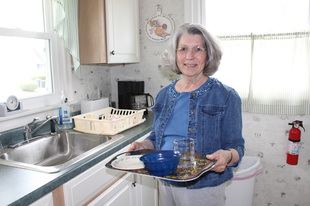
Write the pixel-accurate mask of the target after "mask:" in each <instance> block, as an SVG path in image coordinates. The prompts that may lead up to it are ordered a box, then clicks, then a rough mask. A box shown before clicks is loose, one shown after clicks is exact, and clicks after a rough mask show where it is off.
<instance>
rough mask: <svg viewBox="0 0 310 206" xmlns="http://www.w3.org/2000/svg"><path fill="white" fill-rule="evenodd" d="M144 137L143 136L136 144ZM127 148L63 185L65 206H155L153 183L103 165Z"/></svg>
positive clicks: (155, 192) (155, 197)
mask: <svg viewBox="0 0 310 206" xmlns="http://www.w3.org/2000/svg"><path fill="white" fill-rule="evenodd" d="M147 136H148V134H147V135H145V136H143V137H142V138H140V139H139V140H138V141H142V140H143V139H145V138H146V137H147ZM128 148H129V145H128V146H127V147H124V148H123V149H122V150H119V151H118V152H116V153H115V154H113V155H111V156H110V157H108V158H106V159H105V160H103V161H102V162H100V163H98V164H97V165H95V166H93V167H92V168H90V169H88V170H87V171H85V172H83V173H82V174H80V175H78V176H77V177H75V178H73V179H72V180H70V181H69V182H67V183H65V184H64V185H63V193H64V202H65V205H68V206H69V205H70V206H71V205H74V206H78V205H100V206H102V205H111V206H113V205H115V206H119V205H129V206H130V205H131V206H157V205H158V191H157V180H156V179H155V178H152V177H148V176H141V175H136V174H131V173H126V172H122V171H115V170H110V169H107V168H106V167H105V164H106V163H107V162H108V161H109V160H110V159H111V158H113V157H114V156H115V155H117V154H119V153H121V152H125V151H127V150H128Z"/></svg>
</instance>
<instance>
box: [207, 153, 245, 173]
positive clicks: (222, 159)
mask: <svg viewBox="0 0 310 206" xmlns="http://www.w3.org/2000/svg"><path fill="white" fill-rule="evenodd" d="M207 158H208V159H210V160H217V162H216V164H215V166H214V167H213V169H212V171H214V172H224V171H225V169H226V167H227V166H231V165H233V164H234V163H235V162H237V161H238V160H239V154H238V152H237V151H236V150H235V149H229V150H222V149H221V150H218V151H216V152H214V153H213V154H211V155H207Z"/></svg>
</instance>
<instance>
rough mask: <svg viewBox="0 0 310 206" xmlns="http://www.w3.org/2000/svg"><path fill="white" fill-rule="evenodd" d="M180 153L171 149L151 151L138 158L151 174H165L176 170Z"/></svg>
mask: <svg viewBox="0 0 310 206" xmlns="http://www.w3.org/2000/svg"><path fill="white" fill-rule="evenodd" d="M180 156H181V153H180V152H177V151H173V150H163V151H156V152H151V153H148V154H146V155H143V156H142V157H141V158H140V160H141V161H142V162H143V163H144V165H145V168H146V169H147V170H148V171H149V173H150V174H151V175H156V176H165V175H170V174H172V173H174V172H175V171H176V170H177V166H178V164H179V159H180Z"/></svg>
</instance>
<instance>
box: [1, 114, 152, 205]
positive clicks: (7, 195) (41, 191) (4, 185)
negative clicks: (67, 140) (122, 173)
mask: <svg viewBox="0 0 310 206" xmlns="http://www.w3.org/2000/svg"><path fill="white" fill-rule="evenodd" d="M145 118H146V121H145V122H144V123H142V124H140V125H138V126H136V127H133V128H131V129H128V130H126V131H124V132H122V133H120V134H122V135H124V136H125V138H122V139H120V140H119V141H115V142H113V143H112V144H111V145H109V146H108V147H107V148H106V150H105V151H104V152H102V153H99V154H95V155H92V156H91V157H89V158H87V159H85V160H83V161H81V162H80V163H78V164H76V165H73V166H71V167H69V168H67V169H65V170H63V171H60V172H57V173H51V174H48V173H42V172H36V171H31V170H26V169H20V168H15V167H9V166H4V165H0V206H5V205H29V204H31V203H33V202H35V201H36V200H38V199H40V198H41V197H43V196H44V195H46V194H48V193H50V192H52V191H53V190H54V189H56V188H57V187H59V186H61V185H63V184H64V183H66V182H67V181H69V180H71V179H72V178H74V177H76V176H77V175H79V174H81V173H82V172H84V171H86V170H87V169H89V168H90V167H92V166H94V165H95V164H97V163H99V162H101V161H102V160H104V159H105V158H107V157H108V156H110V155H112V154H113V153H115V152H117V151H118V150H120V149H122V148H123V147H125V146H126V145H128V144H130V143H131V142H133V141H135V140H137V139H139V138H140V137H142V136H144V135H145V134H147V133H148V132H150V131H151V129H152V124H153V118H154V113H153V112H148V114H147V115H145Z"/></svg>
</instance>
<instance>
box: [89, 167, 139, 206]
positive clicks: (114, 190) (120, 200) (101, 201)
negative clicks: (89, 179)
mask: <svg viewBox="0 0 310 206" xmlns="http://www.w3.org/2000/svg"><path fill="white" fill-rule="evenodd" d="M133 182H134V175H133V174H129V173H128V174H126V175H125V176H124V177H123V178H121V179H120V180H119V181H117V182H116V183H115V184H113V185H112V186H111V187H109V188H108V189H107V190H106V191H105V192H104V193H102V194H101V195H99V196H98V197H97V198H96V199H94V200H93V201H92V202H91V203H89V204H88V205H89V206H104V205H109V206H120V205H126V206H127V205H128V206H136V204H135V202H134V201H135V199H134V190H133V187H134V184H133Z"/></svg>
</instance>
